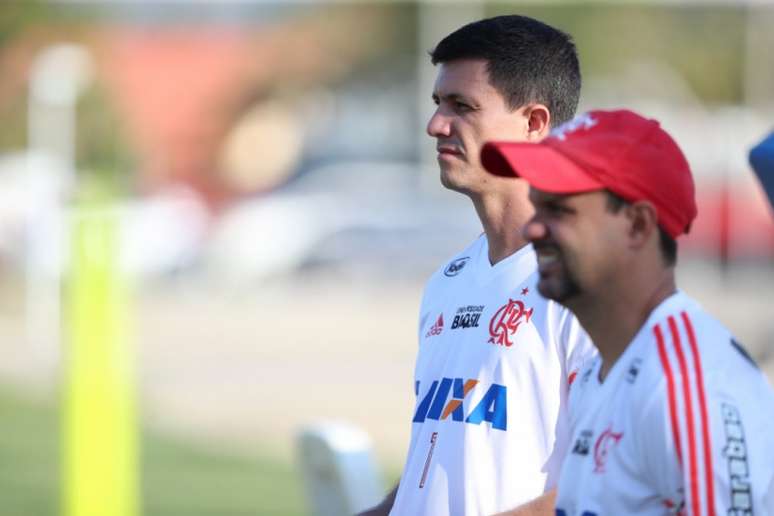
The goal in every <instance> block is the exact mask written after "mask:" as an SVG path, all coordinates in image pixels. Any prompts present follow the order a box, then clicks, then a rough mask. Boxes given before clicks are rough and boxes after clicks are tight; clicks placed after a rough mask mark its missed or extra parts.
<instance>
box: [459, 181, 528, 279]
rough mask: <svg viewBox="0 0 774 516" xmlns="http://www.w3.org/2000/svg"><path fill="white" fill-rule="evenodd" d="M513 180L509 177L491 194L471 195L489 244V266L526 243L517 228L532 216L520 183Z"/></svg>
mask: <svg viewBox="0 0 774 516" xmlns="http://www.w3.org/2000/svg"><path fill="white" fill-rule="evenodd" d="M506 181H508V180H506ZM513 183H516V181H513V180H510V183H506V184H504V185H502V186H503V188H502V189H501V190H499V191H497V192H494V193H490V194H485V195H478V196H475V197H474V196H471V199H472V200H473V205H474V206H475V208H476V212H477V213H478V218H479V219H480V220H481V225H482V226H483V228H484V233H486V238H487V241H488V243H489V263H490V264H491V265H494V264H496V263H498V262H500V261H502V260H504V259H505V258H508V257H509V256H511V255H512V254H513V253H515V252H516V251H518V250H519V249H521V248H522V247H524V246H525V245H527V243H528V242H527V240H525V239H524V237H523V236H522V232H521V230H522V228H523V227H524V225H525V224H526V223H527V221H528V220H529V219H530V217H532V205H531V204H529V201H528V200H527V196H526V191H524V189H523V188H521V187H522V185H518V184H513ZM514 187H515V188H514ZM522 197H523V198H522Z"/></svg>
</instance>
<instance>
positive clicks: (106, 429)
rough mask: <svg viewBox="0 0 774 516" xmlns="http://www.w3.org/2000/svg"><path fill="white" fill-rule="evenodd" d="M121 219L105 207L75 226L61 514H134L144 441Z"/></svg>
mask: <svg viewBox="0 0 774 516" xmlns="http://www.w3.org/2000/svg"><path fill="white" fill-rule="evenodd" d="M119 232H120V226H119V220H118V218H117V215H116V213H115V211H114V210H111V209H110V207H109V206H108V205H107V204H106V203H102V204H99V203H90V204H86V205H85V206H82V207H80V208H79V209H78V210H77V211H76V214H75V215H74V216H73V218H72V224H71V239H70V241H71V252H70V255H71V263H70V271H69V275H68V283H67V285H66V287H67V289H66V291H65V295H66V300H65V301H66V302H65V307H66V308H65V309H66V310H67V313H66V317H67V319H66V324H67V329H66V331H67V337H68V344H69V346H68V348H67V349H66V350H65V353H64V359H65V360H64V364H65V378H64V386H65V388H64V404H63V409H64V412H63V416H64V424H63V445H64V446H63V450H64V461H63V470H64V475H63V490H62V494H63V511H62V513H63V515H64V516H136V515H137V514H138V510H139V503H138V462H139V461H138V457H137V451H138V437H137V416H136V399H135V375H134V356H133V353H132V350H131V349H130V346H129V342H130V339H129V338H128V336H127V328H128V324H127V322H128V321H127V316H128V312H129V310H128V301H127V298H128V296H127V290H126V282H125V281H124V278H122V275H121V272H120V268H119V266H118V263H117V261H118V257H119V249H118V243H119V234H120V233H119Z"/></svg>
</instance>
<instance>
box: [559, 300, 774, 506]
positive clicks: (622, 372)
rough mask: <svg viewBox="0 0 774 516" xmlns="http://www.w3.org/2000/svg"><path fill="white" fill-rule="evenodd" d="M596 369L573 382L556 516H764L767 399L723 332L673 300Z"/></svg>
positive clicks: (767, 391)
mask: <svg viewBox="0 0 774 516" xmlns="http://www.w3.org/2000/svg"><path fill="white" fill-rule="evenodd" d="M600 365H601V359H600V358H596V359H595V360H593V361H592V362H591V365H589V366H586V367H585V368H584V372H583V374H582V375H581V376H580V378H578V380H577V381H576V382H575V384H573V388H572V394H571V399H570V407H571V416H570V417H571V424H572V432H573V440H572V442H573V445H572V447H571V450H570V452H569V453H568V455H567V458H566V460H565V463H564V466H563V468H562V474H561V479H560V482H559V493H558V498H557V511H556V513H557V515H558V516H565V515H566V516H572V515H577V516H581V515H583V516H594V515H598V516H602V515H614V516H617V515H621V514H637V515H663V514H685V515H691V516H700V515H708V514H716V515H718V516H720V515H723V516H725V515H739V516H741V515H751V514H755V515H756V516H766V515H769V516H770V515H772V509H774V508H772V506H771V500H772V499H774V493H772V489H774V439H773V438H772V436H774V433H772V422H773V421H774V419H772V418H774V393H773V392H772V390H771V387H770V386H769V385H768V384H767V382H766V379H765V377H764V375H763V374H762V373H761V372H760V371H759V370H758V369H757V368H756V367H755V365H754V364H753V363H752V361H751V360H750V359H749V358H748V357H747V356H746V355H745V354H744V353H743V352H742V351H741V349H740V348H739V347H738V344H736V343H735V342H734V341H733V340H732V337H731V335H730V333H729V332H728V330H727V329H726V328H724V327H723V326H722V325H721V324H720V323H718V322H717V321H715V320H714V319H713V318H712V317H711V316H709V315H708V314H707V313H706V312H704V311H703V310H702V309H701V307H700V306H699V305H698V304H697V303H696V302H694V301H693V300H691V299H690V298H689V297H688V296H686V295H685V294H683V293H679V292H678V293H676V294H674V295H672V296H671V297H669V298H668V299H666V300H665V301H664V302H662V303H661V304H660V305H659V306H658V307H657V308H656V309H655V310H654V311H653V312H652V313H651V315H650V317H649V318H648V320H647V322H646V323H645V324H644V325H643V327H642V328H641V329H640V331H639V332H638V334H637V335H636V336H635V337H634V339H633V340H632V342H631V343H630V344H629V346H628V347H627V348H626V351H625V352H624V353H623V355H621V357H620V358H619V359H618V360H617V361H616V363H615V364H614V365H613V367H612V368H611V370H610V371H609V373H608V375H607V377H606V378H605V380H604V382H603V383H602V384H600V383H599V376H598V374H599V368H600ZM767 505H768V508H766V506H767ZM748 511H749V512H748Z"/></svg>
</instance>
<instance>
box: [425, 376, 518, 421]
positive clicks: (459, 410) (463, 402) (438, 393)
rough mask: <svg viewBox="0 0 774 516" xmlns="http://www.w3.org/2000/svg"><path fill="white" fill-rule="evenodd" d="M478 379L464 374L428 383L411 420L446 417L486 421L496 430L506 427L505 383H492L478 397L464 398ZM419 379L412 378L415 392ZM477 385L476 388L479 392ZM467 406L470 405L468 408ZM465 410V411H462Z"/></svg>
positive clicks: (458, 419)
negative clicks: (414, 381)
mask: <svg viewBox="0 0 774 516" xmlns="http://www.w3.org/2000/svg"><path fill="white" fill-rule="evenodd" d="M478 383H479V382H478V380H474V379H467V380H466V379H464V378H441V379H440V380H435V381H433V382H432V383H431V384H430V387H429V388H428V389H427V391H425V393H424V395H423V396H422V401H421V402H419V405H418V406H417V411H416V413H415V414H414V419H413V421H414V422H415V423H422V422H424V421H425V419H434V420H436V421H439V420H440V421H444V420H449V416H451V420H452V421H459V422H465V423H472V424H474V425H480V424H481V423H482V422H484V421H485V422H487V423H490V424H491V425H492V428H496V429H497V430H507V429H508V409H507V393H508V389H507V388H506V387H505V385H499V384H496V383H493V384H492V385H490V386H489V389H487V390H486V392H484V395H483V397H481V399H476V398H477V397H476V398H473V397H472V396H471V398H472V399H466V397H467V396H468V394H469V393H470V391H472V390H473V388H474V387H475V386H476V385H478ZM420 388H421V386H420V382H419V381H417V382H416V393H417V396H419V393H420ZM480 391H481V389H479V392H480ZM470 407H473V408H472V409H470ZM466 414H467V415H466Z"/></svg>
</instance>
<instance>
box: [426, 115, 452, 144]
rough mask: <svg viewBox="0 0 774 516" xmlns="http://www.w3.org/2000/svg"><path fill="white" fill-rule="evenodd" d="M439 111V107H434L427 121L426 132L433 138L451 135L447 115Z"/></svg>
mask: <svg viewBox="0 0 774 516" xmlns="http://www.w3.org/2000/svg"><path fill="white" fill-rule="evenodd" d="M440 111H441V110H440V108H438V109H436V110H435V113H433V116H431V117H430V120H428V121H427V134H428V135H430V136H432V137H433V138H438V137H443V136H450V135H451V122H450V120H449V117H447V116H445V115H443V114H442V113H441V112H440Z"/></svg>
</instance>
